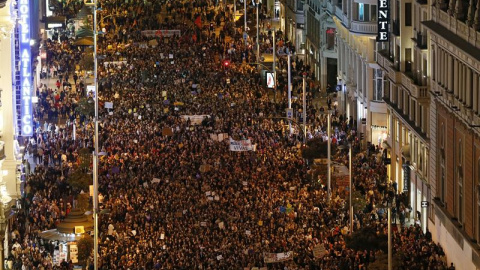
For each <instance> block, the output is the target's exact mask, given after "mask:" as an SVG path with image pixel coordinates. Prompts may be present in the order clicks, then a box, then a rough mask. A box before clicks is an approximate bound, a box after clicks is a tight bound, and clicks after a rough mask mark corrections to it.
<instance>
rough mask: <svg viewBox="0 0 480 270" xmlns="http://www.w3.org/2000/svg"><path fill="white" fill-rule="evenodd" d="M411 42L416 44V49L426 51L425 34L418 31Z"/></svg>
mask: <svg viewBox="0 0 480 270" xmlns="http://www.w3.org/2000/svg"><path fill="white" fill-rule="evenodd" d="M412 40H413V41H414V42H415V43H417V48H419V49H421V50H426V49H427V34H426V33H425V34H424V33H422V32H420V31H417V34H416V35H415V37H414V38H412Z"/></svg>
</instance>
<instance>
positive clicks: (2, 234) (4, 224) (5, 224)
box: [0, 195, 7, 270]
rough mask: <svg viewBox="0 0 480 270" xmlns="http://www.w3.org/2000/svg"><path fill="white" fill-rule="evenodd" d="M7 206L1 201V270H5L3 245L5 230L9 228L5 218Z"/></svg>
mask: <svg viewBox="0 0 480 270" xmlns="http://www.w3.org/2000/svg"><path fill="white" fill-rule="evenodd" d="M0 196H1V195H0ZM5 206H6V205H5V204H4V203H3V202H1V201H0V270H3V266H4V261H5V258H4V252H3V245H4V241H5V230H6V229H7V223H6V220H5Z"/></svg>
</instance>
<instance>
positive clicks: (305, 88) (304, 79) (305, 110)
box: [302, 72, 307, 145]
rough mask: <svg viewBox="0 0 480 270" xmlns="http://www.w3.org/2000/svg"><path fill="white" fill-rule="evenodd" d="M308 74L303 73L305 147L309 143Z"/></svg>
mask: <svg viewBox="0 0 480 270" xmlns="http://www.w3.org/2000/svg"><path fill="white" fill-rule="evenodd" d="M306 92H307V73H306V72H304V73H303V111H302V113H303V116H302V118H303V145H305V143H306V142H307V93H306Z"/></svg>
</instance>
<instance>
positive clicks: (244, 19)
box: [243, 0, 247, 33]
mask: <svg viewBox="0 0 480 270" xmlns="http://www.w3.org/2000/svg"><path fill="white" fill-rule="evenodd" d="M243 7H244V9H245V11H244V13H243V21H244V23H245V33H246V32H247V0H243Z"/></svg>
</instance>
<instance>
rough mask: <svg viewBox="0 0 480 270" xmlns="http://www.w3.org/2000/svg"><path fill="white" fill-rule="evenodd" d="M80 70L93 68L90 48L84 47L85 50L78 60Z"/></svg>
mask: <svg viewBox="0 0 480 270" xmlns="http://www.w3.org/2000/svg"><path fill="white" fill-rule="evenodd" d="M78 65H79V66H80V69H81V70H93V68H94V62H93V51H92V50H91V49H85V52H84V53H83V54H82V58H81V59H80V61H79V62H78Z"/></svg>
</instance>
